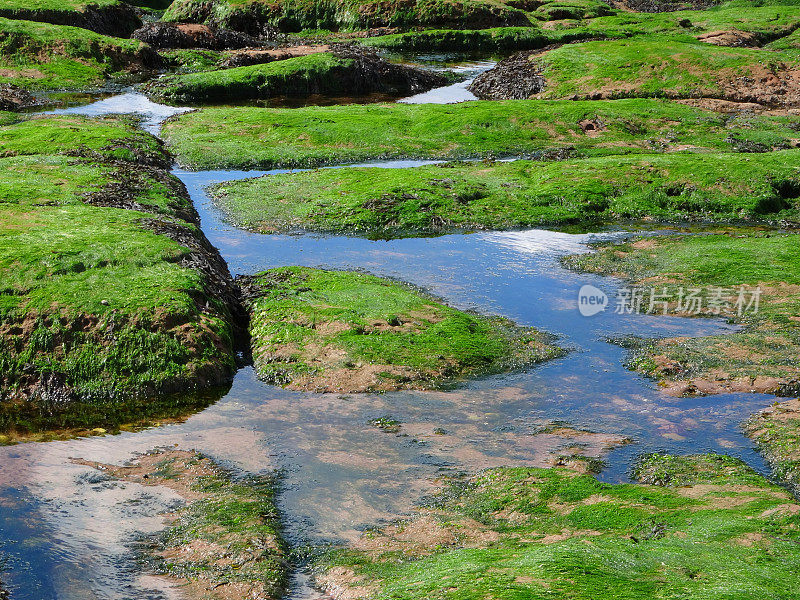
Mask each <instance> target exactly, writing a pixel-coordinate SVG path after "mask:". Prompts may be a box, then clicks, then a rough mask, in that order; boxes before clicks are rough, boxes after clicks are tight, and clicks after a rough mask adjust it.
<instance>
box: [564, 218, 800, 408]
mask: <svg viewBox="0 0 800 600" xmlns="http://www.w3.org/2000/svg"><path fill="white" fill-rule="evenodd" d="M798 239H799V238H798V236H797V235H796V234H777V233H775V234H770V233H749V234H748V233H746V232H741V231H735V232H732V233H730V234H713V235H683V236H677V237H668V238H650V239H648V238H645V239H642V240H639V241H635V242H629V243H626V244H622V245H614V246H609V247H602V248H600V249H599V250H598V252H596V253H594V254H588V255H585V256H577V257H572V258H571V259H570V260H569V264H570V265H572V266H574V267H577V268H580V269H584V270H589V271H594V272H599V273H607V274H615V275H619V276H622V277H625V278H627V279H628V280H629V281H631V282H632V283H633V284H634V285H636V286H642V287H643V288H644V289H645V290H650V288H651V287H655V288H656V289H657V291H659V292H661V290H662V289H663V288H666V289H667V291H668V294H669V296H670V297H671V298H673V299H676V298H677V297H678V296H677V290H678V288H681V287H682V288H684V290H688V289H690V288H697V289H700V290H701V294H700V295H701V297H702V298H703V299H704V300H703V304H702V307H701V310H700V311H699V314H703V315H716V314H719V315H722V316H727V317H730V318H732V319H733V320H734V321H736V322H739V323H741V324H742V325H743V326H744V329H743V330H742V331H741V332H739V333H733V334H730V335H724V336H709V337H701V338H676V339H665V340H658V341H655V342H648V343H644V344H642V345H640V347H638V348H636V349H635V350H634V353H633V358H632V360H631V366H632V368H634V369H636V370H637V371H639V372H641V373H644V374H647V375H650V376H652V377H654V378H656V379H658V380H659V382H660V385H662V386H663V387H664V388H665V389H666V390H667V391H668V392H670V393H672V394H675V395H693V394H712V393H719V392H728V391H744V392H747V391H757V392H768V393H778V394H784V395H794V394H796V393H797V392H798V389H800V368H798V364H797V356H798V355H800V322H798V315H800V275H799V274H800V244H799V243H798ZM742 286H744V287H745V289H747V290H754V289H756V288H759V287H760V289H761V290H762V293H761V296H760V298H759V303H758V311H757V312H756V311H753V310H745V311H742V314H741V315H739V310H738V309H737V306H736V302H737V301H738V299H739V298H738V290H739V289H740V288H741V287H742ZM715 289H722V290H723V291H724V293H723V294H722V295H721V297H722V298H723V299H725V300H726V304H725V305H721V304H719V303H716V302H715V303H713V304H712V303H711V302H710V301H709V298H710V297H712V296H716V295H717V292H715V291H714V290H715ZM745 299H746V301H747V303H748V304H749V301H750V300H751V299H752V293H748V294H747V295H746V297H745ZM656 306H657V307H660V306H661V305H660V304H659V305H656ZM648 307H649V305H648V304H647V302H645V303H644V305H643V309H645V310H646V309H647V308H648ZM686 308H688V303H687V302H684V303H683V309H684V310H679V309H678V307H677V306H673V309H674V312H677V313H679V314H681V313H682V314H687V313H688V314H690V315H691V314H694V312H695V311H694V308H695V307H694V306H693V307H692V310H691V311H687V310H686ZM659 310H660V308H659Z"/></svg>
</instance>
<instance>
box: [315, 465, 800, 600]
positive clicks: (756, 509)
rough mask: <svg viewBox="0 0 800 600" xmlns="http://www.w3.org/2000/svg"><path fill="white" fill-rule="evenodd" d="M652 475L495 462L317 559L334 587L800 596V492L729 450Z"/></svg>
mask: <svg viewBox="0 0 800 600" xmlns="http://www.w3.org/2000/svg"><path fill="white" fill-rule="evenodd" d="M637 477H638V479H639V480H640V481H645V482H648V484H646V485H637V484H619V485H610V484H605V483H599V482H598V481H597V480H596V479H594V478H593V477H592V476H590V475H578V474H576V473H573V472H570V471H567V470H565V469H558V468H557V469H533V468H501V469H492V470H489V471H485V472H483V473H481V474H478V475H477V476H475V477H472V478H470V479H469V480H467V481H465V482H463V483H461V484H460V485H454V486H453V487H452V488H451V489H450V490H448V491H447V492H445V493H444V494H442V495H441V496H440V497H439V499H438V500H437V501H434V502H432V503H431V504H430V505H429V506H428V507H427V508H425V509H423V510H421V511H420V512H419V513H418V514H417V515H416V516H415V517H414V518H412V519H409V520H406V521H401V522H399V523H397V524H394V525H391V526H388V527H385V528H382V529H380V530H375V531H373V532H368V533H366V534H364V535H363V536H362V539H361V540H359V541H358V542H356V543H355V544H353V545H352V546H351V547H349V548H345V549H341V550H335V551H333V552H331V553H329V554H328V555H327V556H325V557H323V558H322V560H321V561H320V565H319V568H318V574H317V577H316V581H317V583H318V584H320V585H322V586H324V587H325V588H327V589H328V590H329V591H330V593H331V594H332V595H333V597H335V598H351V599H355V598H374V599H382V598H392V599H395V600H397V599H404V600H406V599H408V600H411V599H417V598H418V599H420V600H422V599H427V598H509V599H511V598H542V599H544V598H553V597H556V598H574V599H583V598H586V599H591V600H601V599H606V598H607V599H614V600H618V599H619V598H626V599H630V600H634V599H642V600H644V599H650V598H673V597H680V598H686V599H698V600H699V599H707V598H720V599H721V598H737V599H741V600H745V599H752V600H756V599H761V598H766V597H774V598H779V597H780V598H790V597H794V595H795V592H796V588H797V584H798V581H797V580H796V576H795V575H794V573H795V570H794V569H795V567H794V566H793V565H798V566H800V548H799V547H798V542H799V541H800V538H798V533H797V531H798V529H797V528H798V522H797V521H798V516H797V505H796V504H794V499H793V498H792V497H791V496H790V495H789V494H788V493H786V492H785V491H784V490H783V489H781V488H779V487H777V486H774V485H772V484H770V483H768V482H767V481H766V480H765V479H764V478H763V477H761V476H759V475H758V474H757V473H755V472H754V471H752V470H751V469H750V468H749V467H746V466H745V465H744V464H743V463H741V462H739V461H737V460H734V459H731V458H728V457H724V456H717V455H701V456H690V457H673V456H664V455H654V456H649V457H646V458H645V459H644V460H643V461H642V463H641V465H640V467H639V469H638V472H637Z"/></svg>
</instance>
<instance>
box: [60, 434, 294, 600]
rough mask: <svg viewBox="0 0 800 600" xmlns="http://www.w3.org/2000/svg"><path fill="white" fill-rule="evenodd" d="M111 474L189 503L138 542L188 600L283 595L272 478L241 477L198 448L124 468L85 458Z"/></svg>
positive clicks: (284, 564)
mask: <svg viewBox="0 0 800 600" xmlns="http://www.w3.org/2000/svg"><path fill="white" fill-rule="evenodd" d="M73 462H75V463H77V464H83V465H88V466H91V467H94V468H96V469H98V470H99V471H101V472H102V473H103V474H104V475H105V476H107V477H109V478H114V479H119V480H121V481H123V482H127V483H134V484H137V485H143V486H148V487H149V486H163V487H166V488H168V489H170V490H172V491H173V492H176V493H177V494H178V496H180V498H181V499H182V500H183V502H184V506H183V507H181V508H179V509H177V510H176V511H174V512H172V513H169V514H165V515H164V520H165V522H166V523H167V524H168V527H167V529H166V530H165V531H164V532H163V533H161V534H160V535H157V536H155V537H153V538H151V539H147V540H143V541H142V542H140V543H139V544H137V548H136V550H137V552H138V553H139V554H140V558H141V560H142V562H143V563H144V564H145V568H146V569H147V570H148V571H150V572H151V573H153V574H155V575H158V576H161V577H163V578H164V579H165V581H166V582H168V583H169V584H170V587H171V588H173V589H179V590H180V597H181V598H186V599H187V600H200V599H203V600H253V599H256V598H257V599H265V600H266V599H277V598H280V597H281V596H282V595H283V591H284V589H285V587H286V582H287V570H288V559H287V551H286V547H285V544H284V543H283V540H282V539H281V536H280V520H279V516H278V511H277V509H276V508H275V504H274V481H273V479H272V477H269V476H261V477H254V476H250V477H247V478H241V477H236V475H235V474H234V473H232V472H229V471H226V470H225V469H223V468H222V467H220V466H219V465H218V464H216V463H215V462H213V461H212V460H211V459H210V458H208V457H206V456H203V455H202V454H200V453H198V452H195V451H184V450H175V449H169V450H167V449H159V450H154V451H152V452H149V453H147V454H144V455H141V456H139V457H137V458H136V459H134V460H133V461H131V462H130V463H128V464H126V465H124V466H117V465H108V464H102V463H96V462H89V461H84V460H78V459H76V460H74V461H73Z"/></svg>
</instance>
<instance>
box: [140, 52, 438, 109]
mask: <svg viewBox="0 0 800 600" xmlns="http://www.w3.org/2000/svg"><path fill="white" fill-rule="evenodd" d="M323 49H326V47H324V46H322V47H317V48H310V49H309V50H310V51H309V52H307V53H305V54H301V55H300V56H292V54H291V53H290V52H287V53H284V54H283V56H285V55H288V56H290V58H286V59H284V60H273V59H276V58H277V59H280V58H282V54H281V53H278V54H277V55H275V54H257V53H249V54H247V55H240V58H238V59H233V60H234V61H242V62H246V63H252V62H255V63H256V64H249V65H248V66H242V67H235V68H231V69H223V70H219V71H208V72H200V73H190V74H185V75H174V76H168V77H163V78H161V79H158V80H156V81H153V82H151V83H149V84H147V85H146V86H144V88H143V90H144V92H145V93H146V94H147V95H148V96H150V97H152V98H154V99H156V100H158V101H166V102H171V103H203V102H214V101H231V100H259V99H268V98H274V97H295V98H296V97H305V96H310V95H315V94H322V95H331V96H336V95H341V96H359V95H365V94H370V93H383V94H390V95H409V94H415V93H420V92H424V91H427V90H430V89H433V88H435V87H440V86H442V85H445V84H446V83H447V81H448V80H447V79H446V78H445V77H444V76H443V75H441V74H438V73H434V72H431V71H427V70H424V69H419V68H415V67H411V66H407V65H400V64H395V63H391V62H388V61H386V60H384V59H382V58H380V57H379V56H378V55H377V54H375V53H373V52H370V51H368V50H363V49H361V48H357V47H354V46H350V45H334V46H331V47H330V48H329V51H327V52H319V51H316V50H323Z"/></svg>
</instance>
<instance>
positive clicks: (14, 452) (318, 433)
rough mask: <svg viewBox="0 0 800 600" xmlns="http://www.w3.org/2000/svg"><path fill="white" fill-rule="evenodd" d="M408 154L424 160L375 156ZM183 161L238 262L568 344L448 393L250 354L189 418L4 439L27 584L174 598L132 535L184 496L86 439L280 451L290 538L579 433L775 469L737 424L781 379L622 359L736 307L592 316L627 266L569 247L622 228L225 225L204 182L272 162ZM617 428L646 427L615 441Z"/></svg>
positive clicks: (717, 327)
mask: <svg viewBox="0 0 800 600" xmlns="http://www.w3.org/2000/svg"><path fill="white" fill-rule="evenodd" d="M453 93H458V92H457V90H454V92H453ZM445 96H446V97H445V98H444V99H445V100H446V99H447V98H448V97H449V96H447V95H445ZM70 110H71V112H81V113H83V114H107V113H113V112H139V113H143V114H144V116H145V121H144V123H145V125H146V127H147V128H148V130H150V131H154V132H155V131H157V130H158V126H159V123H160V122H161V120H162V119H163V118H165V117H167V116H169V115H171V114H176V113H177V112H179V111H181V110H183V109H173V108H169V107H160V106H158V105H152V103H149V102H147V101H146V99H144V98H143V97H141V96H139V95H138V94H125V95H123V96H118V97H115V98H109V99H106V100H104V101H102V102H98V103H96V104H94V105H92V106H89V107H82V108H81V109H70ZM411 164H416V163H409V162H404V161H396V162H393V163H382V164H381V165H380V166H384V167H386V168H391V167H400V166H409V165H411ZM175 174H176V175H177V176H178V177H179V178H180V179H181V180H182V181H183V182H184V183H185V184H186V186H187V188H188V190H189V192H190V194H191V197H192V199H193V201H194V203H195V205H196V207H197V209H198V211H199V213H200V215H201V219H202V225H203V230H204V232H205V234H206V235H207V236H208V238H209V239H210V240H211V242H212V243H213V244H214V245H215V246H216V247H217V248H219V249H220V252H221V253H222V256H223V257H224V258H225V260H227V261H228V264H229V266H230V269H231V271H232V272H233V273H234V274H247V273H254V272H256V271H258V270H262V269H266V268H271V267H276V266H281V265H308V266H319V267H330V268H352V269H362V270H367V271H369V272H371V273H375V274H378V275H383V276H388V277H395V278H398V279H401V280H404V281H407V282H410V283H413V284H415V285H418V286H421V287H423V288H425V289H427V290H429V291H430V292H431V293H433V294H435V295H437V296H440V297H442V298H443V299H444V300H445V301H447V302H448V303H450V304H451V305H453V306H456V307H459V308H464V309H471V310H477V311H479V312H483V313H487V314H500V315H503V316H506V317H509V318H511V319H514V320H515V321H517V322H518V323H520V324H522V325H529V326H534V327H537V328H540V329H542V330H545V331H548V332H551V333H553V334H555V335H557V336H559V340H560V343H561V344H562V345H564V346H567V347H569V348H570V349H571V350H572V351H571V352H570V353H569V354H568V355H567V356H565V357H563V358H560V359H557V360H554V361H551V362H549V363H546V364H543V365H540V366H538V367H535V368H532V369H529V370H526V371H523V372H517V373H512V374H507V375H500V376H493V377H486V378H482V379H478V380H475V381H471V382H468V383H465V384H463V385H461V386H459V387H457V388H456V389H453V390H449V391H441V392H409V391H403V392H394V393H386V394H363V395H349V396H342V395H336V394H311V393H301V392H291V391H287V390H283V389H281V388H277V387H274V386H270V385H266V384H264V383H262V382H260V381H259V380H258V379H257V378H256V377H255V376H254V373H253V371H252V369H251V368H245V369H242V370H241V371H240V372H239V373H238V374H237V376H236V378H235V380H234V382H233V385H232V387H231V390H230V391H229V392H228V393H227V394H226V395H225V396H224V397H223V398H222V399H221V400H220V401H219V402H218V403H216V404H215V405H213V406H211V407H210V408H208V409H206V410H205V411H202V412H200V413H198V414H196V415H194V416H192V417H190V418H189V419H188V420H187V421H186V422H185V423H181V424H175V425H169V426H164V427H160V428H156V429H151V430H148V431H144V432H139V433H125V434H121V435H118V436H108V437H95V438H89V439H79V440H71V441H65V442H50V443H41V444H24V445H19V446H11V447H3V448H0V507H2V509H1V510H0V553H2V554H3V555H4V556H6V557H7V564H6V569H7V570H6V572H5V573H4V575H3V579H4V581H6V583H8V585H9V587H10V589H11V592H12V598H14V599H18V600H51V599H53V600H54V599H59V600H73V599H75V600H92V599H103V600H106V599H114V600H116V599H128V598H130V599H134V598H135V599H137V600H142V599H149V598H153V599H156V598H170V597H174V592H171V591H170V590H169V589H168V586H165V584H164V583H163V582H160V581H158V580H156V579H154V578H151V577H143V576H142V575H141V574H140V573H139V572H138V570H137V568H136V565H135V563H134V562H133V560H132V558H131V557H132V553H131V551H130V544H131V542H132V540H134V539H135V538H136V537H137V536H139V535H141V534H143V533H148V532H153V531H157V530H158V529H160V528H161V527H162V526H163V523H162V521H161V518H160V517H159V516H158V515H159V513H161V512H164V511H165V510H168V509H169V508H170V507H172V506H174V505H175V503H176V502H177V498H176V497H175V496H174V495H173V494H172V493H170V492H168V491H166V490H160V489H159V488H153V487H148V488H143V487H141V486H138V485H136V484H131V483H122V482H116V481H109V480H107V479H106V478H105V477H104V476H102V474H100V473H98V472H96V471H94V470H92V469H91V468H88V467H85V466H80V465H75V464H73V463H71V462H70V458H71V457H79V458H84V459H87V460H98V461H103V462H114V463H122V462H125V461H127V460H130V459H131V458H132V456H134V455H135V453H137V452H144V451H147V450H150V449H152V448H154V447H160V446H173V445H177V446H180V447H182V448H187V449H197V450H199V451H201V452H204V453H207V454H208V455H210V456H211V457H213V458H214V459H216V460H219V461H222V462H223V463H224V464H226V465H229V466H231V467H234V468H236V469H240V470H242V471H247V472H255V473H258V472H267V471H272V470H274V469H279V470H280V471H281V472H282V473H283V479H282V490H281V493H280V496H279V508H280V509H281V512H282V514H283V516H284V519H285V526H286V535H287V538H288V539H289V541H290V542H291V543H293V544H305V543H320V542H340V541H347V540H349V539H353V537H354V536H357V535H358V533H359V531H360V530H361V529H363V528H364V527H366V526H369V525H374V524H376V523H380V522H381V521H384V520H388V519H392V518H395V517H397V516H401V515H403V514H407V513H408V512H409V511H410V510H411V509H412V508H413V506H414V504H415V502H417V501H419V500H420V499H421V498H422V497H424V496H425V495H426V494H428V493H430V492H431V491H433V490H434V489H435V485H436V481H437V478H440V477H441V476H442V475H443V474H452V473H458V472H472V471H475V470H478V469H481V468H486V467H490V466H498V465H541V466H546V465H549V464H552V461H553V458H554V457H555V456H557V455H559V454H561V453H564V452H566V451H568V450H569V449H570V448H574V447H575V446H576V445H579V446H580V447H581V449H582V451H583V452H584V453H585V454H587V455H589V456H600V457H605V458H606V460H607V461H608V465H609V466H608V468H607V469H606V470H605V471H604V472H603V473H602V475H601V477H602V478H603V479H605V480H608V481H624V480H626V479H627V471H628V468H629V466H630V464H631V461H632V460H633V458H634V457H635V456H636V455H638V454H640V453H642V452H647V451H654V450H666V451H671V452H676V453H686V452H697V451H704V452H705V451H716V452H724V453H727V454H731V455H734V456H738V457H741V458H743V459H744V460H746V461H747V462H748V463H749V464H751V465H753V466H755V467H756V468H757V469H759V470H761V471H762V472H765V467H764V464H763V462H762V460H761V459H760V457H759V456H758V455H757V454H756V453H755V452H754V450H753V447H752V445H751V443H750V442H749V441H748V440H747V439H746V438H745V437H744V436H743V435H742V434H741V433H740V431H739V424H740V423H741V422H742V421H743V420H744V419H745V418H746V417H747V416H748V415H749V414H751V413H753V412H755V411H756V410H758V409H760V408H763V407H765V406H767V405H768V404H770V403H771V402H772V401H773V398H772V397H769V396H766V395H758V394H723V395H719V396H713V397H707V398H691V399H680V398H673V397H669V396H666V395H664V394H663V393H661V392H660V391H659V389H658V388H657V387H656V386H655V385H654V384H653V383H652V382H651V381H649V380H646V379H644V378H642V377H640V376H638V375H637V374H635V373H632V372H630V371H628V370H626V369H625V367H624V359H625V351H624V350H623V349H622V348H621V347H619V346H617V345H615V344H613V343H610V342H609V341H608V340H609V338H613V337H614V336H619V335H638V336H644V337H659V336H676V335H704V334H714V333H721V332H726V331H730V330H731V329H732V328H731V327H730V326H729V325H727V324H725V323H724V322H723V321H720V320H711V319H681V318H677V317H652V316H647V315H617V314H614V313H613V311H607V312H605V313H601V314H599V315H596V316H594V317H591V318H586V317H583V316H581V315H580V313H579V312H578V310H577V302H576V300H577V294H578V289H579V288H580V287H581V286H582V285H584V284H592V285H595V286H597V287H598V288H600V289H602V290H604V291H605V292H606V293H608V294H609V295H610V296H611V297H612V298H613V297H614V296H615V292H616V289H617V287H618V285H619V282H618V281H616V280H614V279H611V278H602V277H598V276H594V275H586V274H577V273H573V272H569V271H567V270H565V269H563V268H562V267H561V265H560V262H559V259H560V257H562V256H564V255H567V254H572V253H578V252H586V251H588V247H587V244H589V243H590V242H592V241H594V240H598V239H605V238H612V237H615V236H619V235H623V234H621V233H615V232H602V233H597V234H569V233H562V232H554V231H547V230H527V231H514V232H498V233H474V234H468V235H467V234H463V235H462V234H459V235H446V236H441V237H435V238H412V239H403V240H391V241H370V240H365V239H360V238H354V237H343V236H322V235H260V234H255V233H249V232H246V231H242V230H239V229H236V228H235V227H232V226H230V225H229V224H227V223H226V222H225V221H224V219H223V218H222V215H221V214H220V213H219V212H218V211H217V210H216V208H215V207H214V206H213V204H212V202H211V201H210V199H209V198H208V196H207V195H206V192H205V188H206V187H207V186H208V185H210V184H212V183H215V182H219V181H225V180H231V179H239V178H243V177H252V176H256V175H260V174H262V173H257V172H232V171H222V172H188V171H183V170H180V169H176V170H175ZM386 415H390V416H391V417H393V418H394V419H396V420H398V421H400V422H401V423H402V427H401V431H400V433H399V434H388V433H384V432H382V431H380V430H378V429H376V428H374V427H372V426H370V425H369V421H370V420H371V419H374V418H377V417H381V416H386ZM553 422H565V423H566V424H568V425H569V426H570V427H572V428H576V429H582V430H588V431H590V432H594V433H583V434H579V435H577V436H573V437H570V436H564V435H554V434H552V433H548V430H547V428H546V426H547V425H549V424H551V423H553ZM621 437H628V438H631V439H632V440H633V441H634V443H633V444H628V445H625V446H622V447H617V446H616V445H615V440H618V439H619V438H621ZM614 448H615V449H614ZM296 584H297V585H296V587H295V589H294V590H293V592H292V598H295V599H298V600H299V599H301V598H303V599H308V598H316V597H319V595H318V594H316V593H315V592H313V590H311V589H310V588H309V586H308V584H307V582H306V580H305V579H304V577H303V576H302V574H300V575H298V576H297V578H296Z"/></svg>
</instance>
